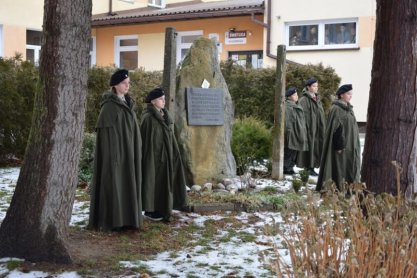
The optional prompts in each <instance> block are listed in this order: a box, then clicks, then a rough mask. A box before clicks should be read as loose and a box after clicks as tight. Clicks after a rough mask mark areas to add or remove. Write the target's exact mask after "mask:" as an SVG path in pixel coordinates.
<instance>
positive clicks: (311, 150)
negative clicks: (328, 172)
mask: <svg viewBox="0 0 417 278" xmlns="http://www.w3.org/2000/svg"><path fill="white" fill-rule="evenodd" d="M298 104H299V105H300V106H301V107H302V108H303V110H304V116H305V120H306V128H307V141H308V151H303V152H299V153H298V156H297V163H296V164H297V166H298V167H300V168H317V167H319V166H320V159H321V153H322V150H323V141H324V133H325V131H326V122H325V121H326V120H325V116H324V110H323V106H322V104H321V101H320V99H319V97H318V96H317V101H314V100H313V99H312V98H311V96H310V94H309V93H308V92H304V93H303V96H302V97H301V98H300V100H299V101H298Z"/></svg>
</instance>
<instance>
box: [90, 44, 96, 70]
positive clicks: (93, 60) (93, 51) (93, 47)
mask: <svg viewBox="0 0 417 278" xmlns="http://www.w3.org/2000/svg"><path fill="white" fill-rule="evenodd" d="M95 65H96V37H92V38H91V39H90V67H93V66H95Z"/></svg>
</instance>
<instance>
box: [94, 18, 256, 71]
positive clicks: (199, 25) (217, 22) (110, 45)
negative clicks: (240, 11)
mask: <svg viewBox="0 0 417 278" xmlns="http://www.w3.org/2000/svg"><path fill="white" fill-rule="evenodd" d="M258 19H259V20H260V19H261V18H258ZM166 27H173V28H175V29H176V31H177V32H184V31H196V30H202V31H203V36H205V37H207V36H208V34H210V33H217V34H219V42H220V43H221V44H222V46H223V49H222V53H221V57H220V58H221V59H222V60H225V59H227V58H228V52H229V51H248V50H261V51H262V42H263V27H262V26H261V25H259V24H257V23H255V22H253V21H252V20H251V18H250V16H245V17H230V18H220V19H201V20H189V21H183V22H181V21H175V22H170V23H152V24H146V25H145V24H143V25H128V26H117V27H99V28H94V30H93V32H94V33H95V34H96V40H97V42H96V44H97V54H96V59H97V60H96V62H97V65H98V66H111V65H113V63H114V37H115V36H122V35H139V42H138V44H139V54H138V56H139V66H140V67H144V68H145V69H146V70H148V69H152V70H162V68H163V59H164V51H163V49H164V45H165V42H164V40H165V29H166ZM230 28H235V29H236V30H237V31H247V40H246V44H234V45H226V44H225V33H226V32H228V31H229V29H230ZM144 35H153V36H144ZM148 38H151V42H146V41H145V40H146V39H148ZM150 44H152V47H150ZM141 45H142V46H143V47H145V48H142V47H141ZM141 51H143V53H140V52H141ZM145 51H146V52H145ZM141 57H142V59H140V58H141ZM149 57H152V58H153V61H150V59H149ZM157 65H160V67H157Z"/></svg>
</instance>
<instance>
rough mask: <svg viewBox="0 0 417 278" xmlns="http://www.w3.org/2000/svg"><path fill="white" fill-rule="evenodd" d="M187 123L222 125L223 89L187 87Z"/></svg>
mask: <svg viewBox="0 0 417 278" xmlns="http://www.w3.org/2000/svg"><path fill="white" fill-rule="evenodd" d="M187 115H188V125H223V124H224V104H223V91H222V90H220V89H203V88H187Z"/></svg>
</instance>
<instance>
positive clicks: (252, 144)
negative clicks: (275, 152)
mask: <svg viewBox="0 0 417 278" xmlns="http://www.w3.org/2000/svg"><path fill="white" fill-rule="evenodd" d="M232 152H233V155H234V157H235V160H236V164H237V172H238V174H239V175H241V174H243V173H245V172H246V171H247V169H248V167H250V166H251V165H253V163H254V162H255V161H263V160H265V159H270V158H271V152H272V135H271V131H270V130H268V128H267V127H266V126H265V124H264V123H263V122H262V121H260V120H258V119H256V118H254V117H248V118H242V119H236V120H235V122H234V124H233V133H232Z"/></svg>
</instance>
